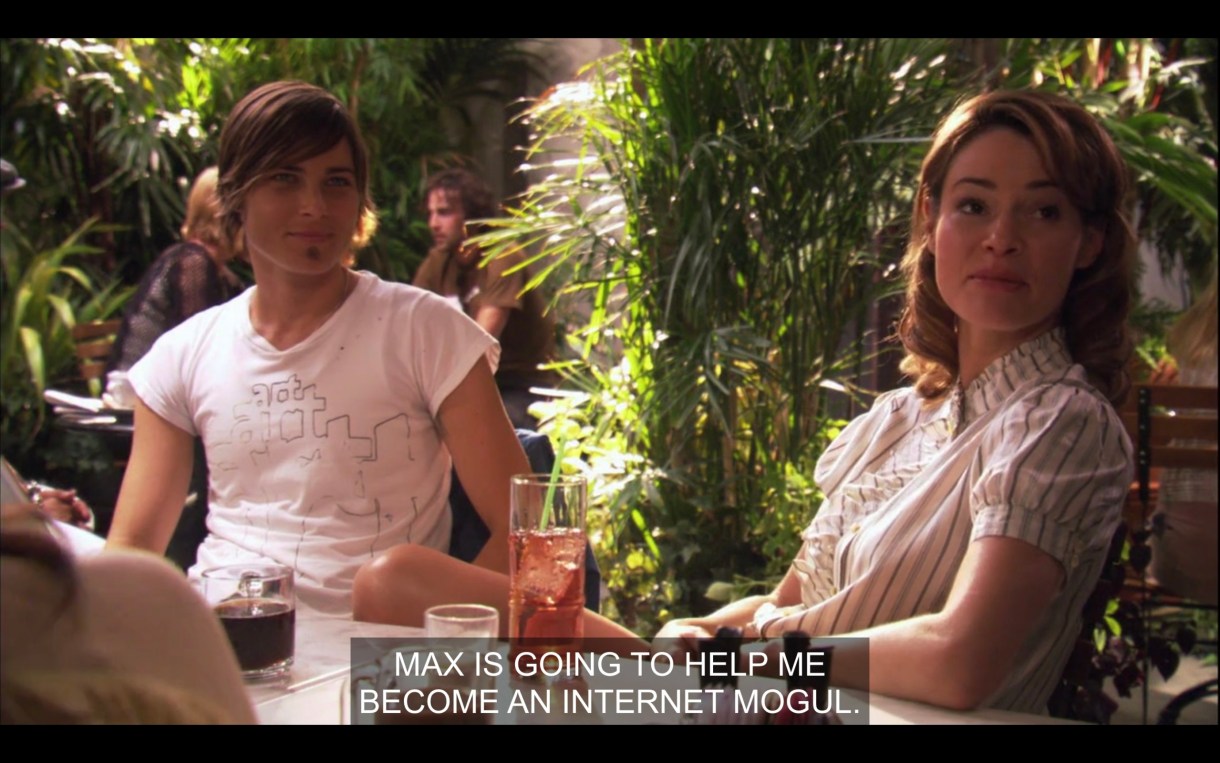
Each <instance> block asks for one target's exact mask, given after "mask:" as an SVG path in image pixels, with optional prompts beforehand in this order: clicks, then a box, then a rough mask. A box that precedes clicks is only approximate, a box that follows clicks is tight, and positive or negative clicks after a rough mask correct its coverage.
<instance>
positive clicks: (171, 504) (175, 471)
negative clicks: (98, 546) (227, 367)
mask: <svg viewBox="0 0 1220 763" xmlns="http://www.w3.org/2000/svg"><path fill="white" fill-rule="evenodd" d="M193 455H194V442H193V439H192V438H191V436H190V434H188V433H186V432H184V431H182V430H181V429H179V428H178V427H176V426H174V425H173V424H171V423H169V422H168V421H166V420H165V419H163V418H161V417H160V416H158V415H157V414H156V413H154V412H153V411H152V410H150V409H149V408H148V406H146V405H144V402H143V401H141V400H137V401H136V412H135V435H134V438H133V440H132V446H131V458H130V460H128V462H127V472H126V474H124V475H123V487H122V489H121V490H120V491H119V502H118V505H117V506H116V507H115V510H114V522H113V524H112V525H111V526H110V534H109V535H108V536H107V540H106V545H107V546H109V547H130V548H142V549H145V550H147V551H153V552H156V553H158V554H164V553H165V549H166V547H167V546H168V545H169V539H170V536H171V535H173V532H174V527H175V525H177V523H178V517H179V516H181V514H182V504H183V503H184V502H185V501H186V491H187V486H188V485H189V484H190V480H191V467H192V465H193V464H192V461H193Z"/></svg>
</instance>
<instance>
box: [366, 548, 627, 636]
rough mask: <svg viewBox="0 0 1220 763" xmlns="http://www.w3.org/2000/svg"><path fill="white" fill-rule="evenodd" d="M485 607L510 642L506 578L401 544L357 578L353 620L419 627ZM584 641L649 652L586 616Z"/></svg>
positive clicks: (600, 620)
mask: <svg viewBox="0 0 1220 763" xmlns="http://www.w3.org/2000/svg"><path fill="white" fill-rule="evenodd" d="M459 602H460V603H463V604H486V605H488V606H491V607H495V608H496V609H498V610H499V611H500V635H501V636H504V637H507V636H508V576H507V575H502V574H501V573H499V572H492V571H491V570H486V569H483V568H482V567H475V566H474V565H470V564H466V563H465V562H462V561H459V560H457V559H454V558H453V557H451V556H449V555H448V554H444V553H442V552H440V551H436V550H434V549H430V548H424V547H423V546H416V545H413V544H403V545H401V546H395V547H394V548H392V549H390V550H389V551H387V552H386V553H384V554H382V555H381V556H379V557H377V558H376V559H374V560H373V561H371V562H368V563H367V564H365V565H364V566H363V567H361V568H360V571H359V572H358V573H356V581H355V584H354V586H353V590H352V618H353V619H355V620H363V621H365V622H374V623H394V624H396V625H412V626H416V627H421V626H423V624H424V611H425V610H427V609H428V607H431V606H435V605H437V604H454V603H459ZM585 637H586V638H615V639H631V641H630V642H628V641H624V642H623V645H624V647H630V648H631V649H635V650H637V651H638V650H639V649H647V648H648V646H647V642H645V641H643V640H641V639H639V637H638V636H636V635H635V634H634V633H632V632H631V631H629V630H627V629H626V628H624V627H623V626H621V625H619V624H617V623H615V622H613V621H611V620H608V619H606V618H604V617H602V616H601V615H599V614H597V613H595V612H590V611H589V610H585Z"/></svg>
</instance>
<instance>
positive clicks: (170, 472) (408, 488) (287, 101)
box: [108, 82, 529, 614]
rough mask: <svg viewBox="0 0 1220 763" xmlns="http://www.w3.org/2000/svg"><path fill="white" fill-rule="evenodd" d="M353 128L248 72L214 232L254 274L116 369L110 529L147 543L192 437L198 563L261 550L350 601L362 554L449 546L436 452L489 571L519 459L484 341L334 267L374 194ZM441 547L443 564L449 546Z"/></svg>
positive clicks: (313, 595) (493, 353) (336, 598)
mask: <svg viewBox="0 0 1220 763" xmlns="http://www.w3.org/2000/svg"><path fill="white" fill-rule="evenodd" d="M368 161H369V160H368V157H367V154H366V152H365V148H364V143H363V140H362V139H361V136H360V133H359V129H358V127H357V126H356V124H355V122H354V121H353V120H352V118H351V116H350V114H349V113H348V112H347V110H346V109H345V108H344V106H343V104H342V103H340V102H339V101H338V99H336V98H335V97H334V96H332V95H331V94H330V93H327V92H326V91H325V90H322V89H320V88H317V87H314V86H312V85H308V84H305V83H301V82H275V83H271V84H268V85H264V86H262V87H260V88H258V89H256V90H254V91H253V92H251V93H250V94H249V95H247V96H246V97H245V98H243V99H242V101H241V102H240V103H238V104H237V106H236V107H235V108H234V109H233V111H232V113H231V114H230V116H229V119H228V121H227V122H226V124H225V127H224V131H223V133H222V135H221V148H220V160H219V172H220V180H219V184H218V189H217V190H218V195H219V197H220V203H221V215H222V221H223V226H224V230H225V234H226V235H227V236H229V237H230V238H231V239H234V240H236V239H237V238H238V237H241V238H242V242H243V244H244V249H245V250H246V251H247V252H248V253H249V257H250V262H251V265H252V267H253V270H254V276H255V282H256V286H255V287H254V288H252V289H250V290H248V291H247V292H245V293H244V294H243V295H241V296H240V297H239V298H237V299H234V300H232V301H231V302H229V303H226V304H225V305H222V306H219V307H217V308H214V309H211V310H207V311H205V312H203V313H200V314H198V315H196V316H194V317H192V318H191V319H189V320H187V321H186V322H184V323H183V324H181V325H180V326H178V327H177V328H176V329H174V330H173V331H170V332H168V333H167V334H165V335H164V336H163V337H162V338H161V339H160V340H158V342H157V343H156V345H155V346H154V347H153V349H152V350H151V351H150V352H149V353H148V355H146V356H145V358H144V359H142V360H141V361H140V362H139V363H138V364H137V365H136V366H135V367H133V368H132V369H131V372H130V374H129V378H130V380H131V383H132V387H133V388H134V389H135V392H136V394H137V396H138V397H139V402H138V404H137V406H136V413H135V437H134V441H133V446H132V455H131V460H130V462H129V465H128V469H127V474H126V476H125V478H124V481H123V487H122V490H121V492H120V495H119V501H118V506H117V508H116V512H115V519H114V523H113V525H112V527H111V531H110V536H109V539H108V541H109V544H110V545H113V546H134V547H140V548H146V549H150V550H154V551H163V550H164V548H165V544H166V542H167V540H168V538H169V533H170V532H171V531H172V529H173V527H174V522H175V521H176V519H177V515H178V513H179V511H180V509H179V508H178V507H180V506H181V505H182V499H183V497H184V496H185V494H186V487H187V480H188V479H189V477H190V470H191V441H192V437H194V436H195V435H199V436H201V437H202V438H203V442H204V447H205V451H206V454H207V461H208V468H209V472H210V485H209V495H210V501H209V516H208V537H207V539H206V540H205V541H204V544H203V546H202V547H201V548H200V551H199V561H198V563H197V564H196V566H195V568H193V569H192V574H194V573H196V572H197V571H199V570H200V569H203V568H207V567H210V566H215V565H219V564H227V563H235V562H247V561H248V562H254V561H273V562H277V563H281V564H286V565H288V566H291V567H292V568H294V569H295V571H296V576H297V592H298V599H299V602H300V606H301V607H302V608H306V609H312V610H318V611H322V612H326V613H336V614H351V612H352V587H353V583H354V580H355V579H356V577H357V574H358V573H359V572H360V570H361V568H362V567H364V566H367V565H368V563H369V562H371V561H373V560H376V559H383V563H382V564H380V565H378V566H377V567H376V568H374V569H373V570H372V571H370V572H369V573H368V574H366V576H365V577H366V578H367V579H368V581H369V584H372V585H377V584H379V578H380V576H382V575H389V576H393V575H396V574H399V571H398V569H397V568H396V566H395V565H394V563H393V562H394V560H395V559H396V558H397V557H398V556H400V555H401V556H405V557H407V558H410V557H411V555H412V554H413V551H412V549H414V548H417V547H426V548H430V549H437V550H440V549H445V548H447V546H448V543H449V510H448V494H449V483H450V474H451V470H450V467H451V465H452V466H454V467H456V470H457V474H458V476H459V478H460V479H461V480H462V484H463V486H464V487H465V488H466V491H467V493H468V495H469V496H470V497H471V499H472V501H473V503H474V505H475V507H476V508H477V509H478V511H479V514H480V516H481V517H482V518H483V520H484V522H485V523H486V524H487V526H488V528H489V529H490V531H491V538H490V540H489V541H488V543H487V544H486V546H485V547H484V549H483V551H482V552H481V553H480V555H479V556H478V558H477V559H476V560H475V564H476V565H480V566H482V567H485V568H487V569H489V570H496V571H498V572H505V571H506V570H507V564H508V560H507V555H508V553H507V552H508V542H507V532H508V492H509V477H510V476H511V475H512V474H514V473H518V472H525V471H528V470H529V469H528V463H527V461H526V459H525V455H524V453H523V452H522V450H521V447H520V445H519V443H518V441H517V438H516V436H515V434H514V433H513V430H512V428H511V426H510V424H509V422H508V418H507V416H506V414H505V412H504V408H503V406H502V404H501V403H500V399H499V396H498V393H497V391H496V386H495V383H494V381H493V376H492V374H493V372H494V368H495V365H496V362H497V359H498V357H499V347H498V345H497V344H496V342H495V340H494V339H493V338H491V337H490V336H489V335H487V333H486V332H484V331H483V330H482V329H480V328H479V327H478V326H477V325H476V324H475V323H474V322H473V321H471V320H469V319H468V318H467V317H466V316H464V315H463V314H462V313H461V312H460V311H458V310H456V309H454V308H452V307H451V306H450V305H449V304H447V303H446V302H445V301H444V300H442V299H440V298H438V297H435V296H434V295H431V294H428V293H426V292H424V291H421V290H418V289H415V288H413V287H410V286H406V285H402V284H390V283H386V282H383V281H381V280H380V279H378V278H377V277H375V276H373V275H371V274H367V273H357V272H354V271H352V270H350V269H349V268H348V267H346V265H345V264H344V263H345V261H348V258H349V254H350V250H351V248H352V246H353V242H356V241H359V240H360V239H361V236H360V234H361V232H362V220H365V219H368V217H369V215H370V213H371V211H372V201H371V199H370V197H369V193H368V184H369V179H368V178H369V164H368ZM455 563H456V562H455Z"/></svg>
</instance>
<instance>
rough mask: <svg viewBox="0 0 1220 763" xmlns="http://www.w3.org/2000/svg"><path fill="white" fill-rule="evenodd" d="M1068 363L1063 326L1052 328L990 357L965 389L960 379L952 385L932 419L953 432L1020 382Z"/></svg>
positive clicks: (997, 403) (1016, 386)
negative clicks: (1004, 353)
mask: <svg viewBox="0 0 1220 763" xmlns="http://www.w3.org/2000/svg"><path fill="white" fill-rule="evenodd" d="M1070 365H1072V356H1071V354H1070V353H1069V352H1068V349H1067V337H1066V336H1065V334H1064V333H1063V329H1062V328H1053V329H1051V330H1050V331H1047V332H1046V333H1045V334H1040V335H1039V336H1037V337H1035V338H1033V339H1030V340H1029V341H1026V342H1024V343H1022V344H1019V345H1017V346H1016V347H1015V348H1014V349H1013V350H1012V351H1010V352H1009V353H1008V354H1006V355H1003V356H1001V357H999V358H996V359H995V360H993V361H992V362H991V364H990V365H988V366H987V367H986V368H985V369H983V372H982V373H981V374H979V376H978V378H977V379H975V380H974V381H972V382H970V384H969V385H968V386H967V387H965V388H964V389H963V388H962V386H961V384H960V383H959V384H957V385H955V386H954V388H953V392H952V394H951V395H950V396H949V399H948V400H947V401H946V402H945V405H943V406H942V407H941V409H940V410H939V411H938V412H937V414H936V416H935V419H937V420H942V419H943V420H945V421H946V424H947V425H948V428H949V431H950V432H951V433H952V434H954V435H956V433H957V432H960V431H962V430H963V429H965V427H966V425H967V424H969V423H970V422H971V421H974V420H975V419H977V418H978V417H979V416H980V415H981V414H983V413H986V412H987V411H989V410H991V409H993V408H996V407H997V406H1000V405H1002V404H1003V402H1004V401H1005V400H1007V399H1008V397H1009V396H1011V395H1012V393H1013V392H1015V391H1016V390H1017V389H1018V388H1019V387H1020V386H1021V385H1023V384H1025V383H1026V382H1028V381H1031V380H1034V379H1038V378H1041V377H1044V376H1045V375H1046V373H1047V372H1048V371H1052V370H1057V369H1062V368H1067V367H1068V366H1070Z"/></svg>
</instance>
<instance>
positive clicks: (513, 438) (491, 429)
mask: <svg viewBox="0 0 1220 763" xmlns="http://www.w3.org/2000/svg"><path fill="white" fill-rule="evenodd" d="M437 424H438V426H439V427H440V430H441V436H442V437H443V438H444V440H445V445H446V446H447V447H448V448H449V453H450V454H451V455H452V456H453V465H454V468H456V469H457V475H458V479H460V480H461V481H462V487H464V488H465V489H466V494H467V495H468V496H470V500H471V503H473V504H474V507H475V510H477V511H478V512H479V516H480V517H482V519H483V522H484V523H485V524H486V525H487V529H488V530H490V531H491V537H490V538H488V539H487V544H486V545H485V546H483V550H482V551H480V552H479V555H478V556H477V557H476V558H475V560H474V563H475V564H476V565H478V566H480V567H485V568H487V569H489V570H495V571H496V572H503V573H507V572H508V495H509V478H510V477H512V475H514V474H523V473H526V472H529V471H530V466H529V461H528V460H526V458H525V451H523V450H522V449H521V443H520V441H519V440H517V435H516V434H515V433H514V432H513V428H512V424H510V423H509V421H508V414H506V413H505V412H504V404H503V403H501V402H500V393H499V392H498V391H497V390H496V384H495V381H494V380H493V379H492V375H491V367H490V366H489V365H488V364H487V360H486V359H485V358H481V359H480V360H479V362H478V363H475V365H474V367H473V368H471V369H470V373H468V374H467V375H466V378H465V379H464V380H462V383H461V384H459V385H458V386H457V387H456V388H455V389H454V390H453V392H451V393H450V394H449V397H447V398H445V402H443V403H441V407H440V411H439V414H438V416H437Z"/></svg>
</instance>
